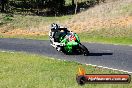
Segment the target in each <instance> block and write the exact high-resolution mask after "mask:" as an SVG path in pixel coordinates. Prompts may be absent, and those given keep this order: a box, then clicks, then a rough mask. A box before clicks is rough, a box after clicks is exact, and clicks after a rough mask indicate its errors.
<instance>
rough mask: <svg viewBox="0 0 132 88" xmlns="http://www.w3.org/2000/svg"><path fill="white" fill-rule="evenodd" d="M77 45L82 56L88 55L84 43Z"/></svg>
mask: <svg viewBox="0 0 132 88" xmlns="http://www.w3.org/2000/svg"><path fill="white" fill-rule="evenodd" d="M79 47H80V49H81V52H82V53H83V55H84V56H88V55H89V51H88V49H87V48H86V47H85V46H84V45H82V44H79Z"/></svg>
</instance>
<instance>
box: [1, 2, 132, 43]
mask: <svg viewBox="0 0 132 88" xmlns="http://www.w3.org/2000/svg"><path fill="white" fill-rule="evenodd" d="M81 1H82V2H84V1H86V0H81ZM81 1H80V2H81ZM106 1H112V0H106ZM130 2H131V0H116V1H115V2H109V3H105V4H100V5H96V6H95V7H91V8H89V9H88V10H87V11H84V12H81V13H79V14H77V15H68V16H61V17H42V16H22V15H15V16H14V17H8V16H6V14H0V32H1V33H0V38H24V39H37V40H48V36H47V34H48V31H49V26H50V24H51V23H53V22H55V23H59V24H63V25H66V26H67V27H69V28H70V29H72V30H73V32H74V31H77V32H79V37H80V40H81V41H83V42H99V43H112V44H127V45H131V44H132V35H131V34H132V30H131V29H132V24H131V16H132V13H131V12H132V9H131V8H132V5H131V3H130ZM66 3H71V1H70V0H67V1H66ZM15 29H20V30H19V31H14V32H13V33H12V34H13V35H12V34H11V33H10V31H12V30H15ZM21 30H26V31H27V32H25V31H24V32H21ZM84 30H85V31H84ZM91 30H92V31H91ZM80 31H81V33H80ZM6 33H7V34H6ZM44 34H46V35H44Z"/></svg>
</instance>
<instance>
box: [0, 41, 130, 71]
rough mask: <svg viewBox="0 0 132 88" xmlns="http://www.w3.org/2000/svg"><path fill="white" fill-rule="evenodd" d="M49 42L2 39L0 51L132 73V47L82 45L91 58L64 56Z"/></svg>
mask: <svg viewBox="0 0 132 88" xmlns="http://www.w3.org/2000/svg"><path fill="white" fill-rule="evenodd" d="M49 44H50V43H49V41H47V40H29V39H8V38H1V39H0V50H13V51H24V52H29V53H37V54H42V55H45V56H50V57H54V58H58V59H62V60H70V61H76V62H80V63H83V64H94V65H99V66H104V67H109V68H115V69H121V70H125V71H129V72H132V46H125V45H123V46H121V45H111V44H96V43H82V44H84V45H85V46H86V47H87V48H88V49H89V51H90V55H89V56H83V55H64V54H63V53H60V52H57V51H56V50H55V49H54V48H52V47H51V46H50V45H49Z"/></svg>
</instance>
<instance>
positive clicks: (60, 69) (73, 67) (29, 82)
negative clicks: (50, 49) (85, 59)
mask: <svg viewBox="0 0 132 88" xmlns="http://www.w3.org/2000/svg"><path fill="white" fill-rule="evenodd" d="M83 67H84V68H85V69H86V71H87V73H89V74H92V73H95V74H103V73H104V74H122V73H123V72H118V71H112V70H107V69H101V68H95V67H92V66H85V65H83ZM77 70H78V63H75V62H69V61H60V60H56V59H53V58H49V57H45V56H40V55H36V54H26V53H22V52H17V53H16V52H14V53H13V52H0V88H82V87H83V88H106V87H107V88H131V87H132V83H130V84H87V85H84V86H79V85H78V84H77V83H76V80H75V79H76V74H77Z"/></svg>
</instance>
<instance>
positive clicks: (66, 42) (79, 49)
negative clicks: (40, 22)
mask: <svg viewBox="0 0 132 88" xmlns="http://www.w3.org/2000/svg"><path fill="white" fill-rule="evenodd" d="M49 34H51V31H50V33H49ZM49 37H51V36H50V35H49ZM50 41H51V38H50ZM51 46H53V47H54V48H56V50H58V48H61V49H60V51H61V52H63V53H64V54H67V55H69V54H83V55H84V56H87V55H89V51H88V49H87V48H86V47H85V46H84V45H82V44H81V42H80V39H79V36H78V35H77V34H76V33H73V32H68V33H67V34H66V33H64V32H61V33H60V35H59V38H58V42H56V43H52V41H51Z"/></svg>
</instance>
